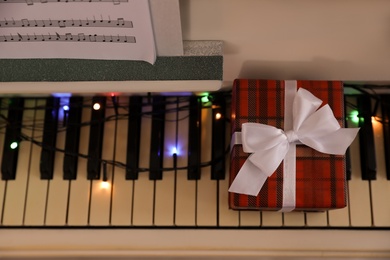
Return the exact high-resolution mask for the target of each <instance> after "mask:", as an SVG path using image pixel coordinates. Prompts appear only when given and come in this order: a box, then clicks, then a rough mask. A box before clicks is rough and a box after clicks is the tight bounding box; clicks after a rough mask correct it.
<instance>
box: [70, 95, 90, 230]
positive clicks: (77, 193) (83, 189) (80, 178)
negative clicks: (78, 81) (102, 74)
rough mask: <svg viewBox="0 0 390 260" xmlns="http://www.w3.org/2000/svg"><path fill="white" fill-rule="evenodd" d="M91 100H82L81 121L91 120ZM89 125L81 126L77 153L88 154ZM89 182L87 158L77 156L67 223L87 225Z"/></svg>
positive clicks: (71, 183)
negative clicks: (75, 174) (75, 175)
mask: <svg viewBox="0 0 390 260" xmlns="http://www.w3.org/2000/svg"><path fill="white" fill-rule="evenodd" d="M91 103H92V100H91V99H88V100H85V99H84V102H83V105H84V108H83V111H82V118H81V123H82V124H83V123H88V122H90V121H91V106H92V104H91ZM89 128H90V127H89V126H88V125H86V126H83V127H81V131H80V145H79V153H80V154H84V155H87V154H88V141H87V140H89V138H88V137H89ZM90 189H91V182H90V181H89V180H88V179H87V159H85V158H81V157H79V158H78V164H77V179H76V180H71V181H70V193H69V206H68V225H69V226H86V225H88V214H89V201H90Z"/></svg>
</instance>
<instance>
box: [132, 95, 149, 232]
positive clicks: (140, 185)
mask: <svg viewBox="0 0 390 260" xmlns="http://www.w3.org/2000/svg"><path fill="white" fill-rule="evenodd" d="M145 102H147V99H145V100H144V103H145ZM142 111H143V113H146V112H151V111H152V107H151V105H148V106H144V107H143V109H142ZM151 127H152V118H151V116H150V115H145V114H144V115H143V116H142V120H141V142H140V146H141V147H140V160H139V167H140V168H149V151H150V137H151ZM133 194H134V198H133V200H134V204H133V217H132V224H133V225H135V226H151V225H153V203H154V181H151V180H149V172H148V171H146V172H140V173H139V176H138V179H137V180H135V181H134V193H133Z"/></svg>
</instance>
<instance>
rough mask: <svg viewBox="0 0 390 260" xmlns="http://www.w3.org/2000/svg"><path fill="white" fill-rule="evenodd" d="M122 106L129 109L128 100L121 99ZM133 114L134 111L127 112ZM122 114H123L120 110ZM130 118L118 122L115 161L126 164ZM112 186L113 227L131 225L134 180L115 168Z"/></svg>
mask: <svg viewBox="0 0 390 260" xmlns="http://www.w3.org/2000/svg"><path fill="white" fill-rule="evenodd" d="M118 102H119V103H120V105H121V106H125V107H128V103H129V102H128V98H127V97H120V98H119V99H118ZM127 112H128V113H131V112H132V111H127ZM120 113H123V111H122V110H120ZM127 130H128V118H127V117H126V118H124V119H121V120H118V122H117V129H116V131H117V132H116V135H117V138H116V144H115V160H116V161H118V162H122V163H124V164H126V153H127V142H126V141H125V140H126V138H127ZM112 183H113V185H112V210H111V225H114V226H115V225H117V226H120V225H124V226H129V225H131V212H132V201H133V183H134V181H133V180H126V169H125V168H123V167H115V169H114V178H113V182H112Z"/></svg>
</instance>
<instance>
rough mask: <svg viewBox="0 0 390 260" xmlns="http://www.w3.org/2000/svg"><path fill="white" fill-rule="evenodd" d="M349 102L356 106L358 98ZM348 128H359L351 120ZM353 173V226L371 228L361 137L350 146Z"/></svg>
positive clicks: (350, 197)
mask: <svg viewBox="0 0 390 260" xmlns="http://www.w3.org/2000/svg"><path fill="white" fill-rule="evenodd" d="M347 100H348V101H349V102H351V103H352V104H354V105H356V98H352V97H347ZM347 109H348V110H347V113H348V114H349V113H350V108H349V107H347ZM347 123H348V127H358V125H357V124H356V123H354V122H352V121H351V120H349V121H348V122H347ZM350 153H351V165H352V173H351V180H350V181H349V182H348V187H349V199H350V200H349V207H350V217H351V218H350V221H351V223H350V224H351V226H354V227H356V226H371V202H370V188H369V181H364V180H362V177H361V176H362V175H361V170H360V154H359V135H358V136H356V139H355V140H354V142H353V143H352V144H351V146H350Z"/></svg>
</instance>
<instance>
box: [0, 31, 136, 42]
mask: <svg viewBox="0 0 390 260" xmlns="http://www.w3.org/2000/svg"><path fill="white" fill-rule="evenodd" d="M44 41H51V42H107V43H136V38H135V37H134V36H127V35H124V36H123V35H97V34H88V35H86V34H84V33H79V34H71V33H65V34H59V33H56V34H54V35H51V34H38V35H37V34H32V35H29V34H23V35H22V34H19V33H18V34H9V35H0V42H44Z"/></svg>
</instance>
